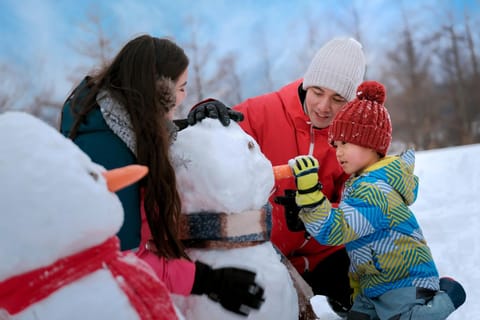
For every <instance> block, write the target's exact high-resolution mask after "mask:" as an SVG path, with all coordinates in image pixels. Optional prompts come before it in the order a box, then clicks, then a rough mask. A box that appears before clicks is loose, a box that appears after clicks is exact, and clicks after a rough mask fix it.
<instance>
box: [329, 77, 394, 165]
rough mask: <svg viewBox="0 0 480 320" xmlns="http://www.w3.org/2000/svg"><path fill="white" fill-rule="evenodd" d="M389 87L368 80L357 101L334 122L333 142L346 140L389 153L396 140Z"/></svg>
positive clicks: (352, 102)
mask: <svg viewBox="0 0 480 320" xmlns="http://www.w3.org/2000/svg"><path fill="white" fill-rule="evenodd" d="M385 99H386V91H385V87H384V86H383V85H382V84H381V83H378V82H376V81H365V82H363V83H362V84H361V85H360V86H359V87H358V89H357V98H356V99H354V100H352V101H350V102H349V103H347V104H346V105H345V106H344V107H343V108H342V109H341V110H340V112H338V113H337V115H336V116H335V119H333V122H332V125H331V126H330V129H329V132H328V139H329V141H330V143H332V142H333V141H344V142H349V143H353V144H356V145H359V146H362V147H366V148H370V149H374V150H376V151H377V152H378V153H379V154H381V155H382V156H385V155H386V154H387V150H388V147H389V146H390V142H391V141H392V123H391V121H390V115H389V114H388V111H387V109H386V108H385V107H384V106H383V103H384V102H385Z"/></svg>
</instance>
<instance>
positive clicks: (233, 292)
mask: <svg viewBox="0 0 480 320" xmlns="http://www.w3.org/2000/svg"><path fill="white" fill-rule="evenodd" d="M195 266H196V270H195V281H194V283H193V288H192V294H206V295H207V296H208V297H209V298H210V299H212V300H213V301H215V302H218V303H220V304H221V305H222V306H223V307H224V308H225V309H227V310H229V311H232V312H234V313H236V314H239V315H242V316H248V314H249V312H250V310H251V309H259V308H260V306H261V305H262V303H263V302H264V301H265V299H264V298H263V288H262V287H261V286H259V285H258V284H256V283H255V273H254V272H251V271H248V270H244V269H239V268H233V267H227V268H219V269H212V268H211V267H210V266H209V265H206V264H204V263H202V262H200V261H197V262H195Z"/></svg>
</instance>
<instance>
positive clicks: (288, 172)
mask: <svg viewBox="0 0 480 320" xmlns="http://www.w3.org/2000/svg"><path fill="white" fill-rule="evenodd" d="M273 175H274V177H275V180H281V179H286V178H290V177H293V172H292V168H290V166H289V165H288V164H281V165H278V166H273Z"/></svg>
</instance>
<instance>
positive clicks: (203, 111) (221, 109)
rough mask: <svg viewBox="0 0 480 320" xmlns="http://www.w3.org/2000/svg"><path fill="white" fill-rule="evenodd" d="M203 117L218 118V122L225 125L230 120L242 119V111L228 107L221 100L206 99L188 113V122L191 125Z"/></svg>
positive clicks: (238, 120) (237, 120)
mask: <svg viewBox="0 0 480 320" xmlns="http://www.w3.org/2000/svg"><path fill="white" fill-rule="evenodd" d="M205 118H213V119H219V120H220V122H221V123H222V124H223V125H224V126H225V127H227V126H228V125H229V124H230V120H233V121H236V122H240V121H242V120H243V113H241V112H238V111H235V110H232V109H230V108H229V107H227V106H225V105H224V104H223V103H222V102H221V101H218V100H215V99H207V100H203V101H201V102H199V103H197V104H196V105H195V106H193V107H192V110H190V112H189V113H188V116H187V120H188V124H189V125H191V126H193V125H194V124H195V123H197V122H200V121H202V120H203V119H205Z"/></svg>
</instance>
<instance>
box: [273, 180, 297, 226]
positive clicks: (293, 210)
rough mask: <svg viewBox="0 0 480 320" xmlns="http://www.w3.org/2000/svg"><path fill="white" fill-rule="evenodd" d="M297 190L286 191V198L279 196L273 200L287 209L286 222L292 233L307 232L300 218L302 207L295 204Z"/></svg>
mask: <svg viewBox="0 0 480 320" xmlns="http://www.w3.org/2000/svg"><path fill="white" fill-rule="evenodd" d="M296 194H297V191H296V190H291V189H285V195H284V196H277V197H275V198H274V199H273V201H275V203H278V204H280V205H282V206H284V207H285V220H286V222H287V228H288V230H290V231H293V232H295V231H305V225H304V224H303V222H302V220H300V218H299V217H298V213H299V212H300V207H299V206H297V203H296V202H295V196H296Z"/></svg>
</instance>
